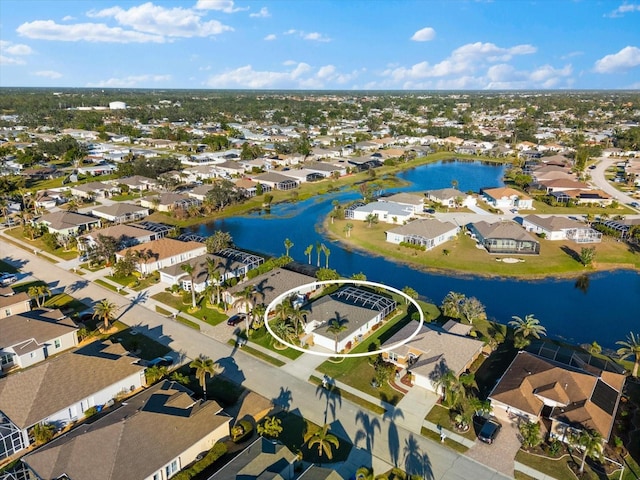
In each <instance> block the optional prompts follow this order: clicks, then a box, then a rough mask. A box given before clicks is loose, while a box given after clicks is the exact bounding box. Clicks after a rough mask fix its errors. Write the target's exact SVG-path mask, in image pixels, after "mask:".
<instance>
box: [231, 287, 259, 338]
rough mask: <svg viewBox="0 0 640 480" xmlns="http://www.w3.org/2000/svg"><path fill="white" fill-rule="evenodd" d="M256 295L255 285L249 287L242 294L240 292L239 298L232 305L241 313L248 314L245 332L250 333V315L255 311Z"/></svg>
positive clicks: (245, 321)
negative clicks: (254, 297) (254, 298)
mask: <svg viewBox="0 0 640 480" xmlns="http://www.w3.org/2000/svg"><path fill="white" fill-rule="evenodd" d="M254 293H255V288H254V286H253V285H247V286H246V287H244V288H243V289H242V290H241V291H240V292H238V294H237V295H238V297H237V298H236V300H235V301H234V302H233V304H232V305H231V306H232V308H236V309H237V310H238V311H239V312H240V311H242V312H243V313H246V316H245V319H244V323H245V330H246V331H247V333H249V314H250V313H251V310H253V296H254Z"/></svg>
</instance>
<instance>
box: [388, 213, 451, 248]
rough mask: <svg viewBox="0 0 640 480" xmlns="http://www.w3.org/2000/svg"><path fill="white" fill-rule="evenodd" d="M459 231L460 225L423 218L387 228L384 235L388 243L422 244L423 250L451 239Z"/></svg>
mask: <svg viewBox="0 0 640 480" xmlns="http://www.w3.org/2000/svg"><path fill="white" fill-rule="evenodd" d="M459 232H460V227H458V226H457V225H454V224H453V223H451V222H441V221H440V220H436V219H428V218H423V219H419V220H414V221H412V222H409V223H407V224H406V225H401V226H399V227H395V228H393V229H391V230H387V231H386V232H385V235H386V237H387V242H389V243H394V244H400V243H408V244H411V245H418V246H422V247H424V248H425V250H431V249H432V248H435V247H437V246H439V245H442V244H443V243H445V242H448V241H449V240H453V239H454V238H456V236H457V235H458V233H459Z"/></svg>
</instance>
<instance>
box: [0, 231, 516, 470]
mask: <svg viewBox="0 0 640 480" xmlns="http://www.w3.org/2000/svg"><path fill="white" fill-rule="evenodd" d="M0 242H2V256H3V258H4V259H5V260H8V261H9V262H10V263H12V264H14V265H15V266H18V267H20V268H21V269H22V270H23V272H24V273H25V274H28V275H33V276H34V277H37V278H40V279H42V280H43V281H45V282H47V283H48V285H49V287H50V288H62V287H64V288H65V290H66V291H67V292H69V293H70V294H71V295H73V296H74V297H76V298H78V299H79V300H81V301H83V302H85V303H86V304H94V303H95V302H96V301H98V300H101V299H103V298H108V299H109V300H110V301H112V302H114V303H116V304H117V305H120V306H122V309H121V310H120V312H121V317H120V320H121V321H122V322H124V323H125V324H127V325H130V326H135V327H136V329H137V330H138V331H139V332H140V333H142V334H145V335H148V336H149V337H151V338H154V339H156V340H158V341H159V342H161V343H163V344H165V345H168V346H169V347H171V348H172V349H173V350H175V351H177V352H179V353H180V354H181V355H183V356H184V357H185V358H195V357H196V356H197V355H199V354H201V353H203V354H205V355H208V356H210V357H211V358H214V359H217V361H218V363H219V364H220V365H221V366H222V368H223V372H222V373H223V375H225V376H226V377H229V378H230V379H232V380H234V381H236V382H237V383H240V384H242V385H243V386H245V387H247V388H249V389H251V390H253V391H255V392H257V393H260V394H261V395H263V396H265V397H267V398H270V399H274V401H275V402H276V403H278V404H281V405H285V406H288V408H289V409H290V410H292V411H299V412H300V413H301V414H302V415H303V416H304V417H306V418H308V419H309V420H311V421H313V422H315V423H318V424H323V423H324V422H325V418H324V417H325V411H327V412H329V413H328V420H327V423H329V422H330V423H331V430H332V431H333V432H335V433H336V434H338V435H339V436H342V437H344V438H347V439H349V440H350V441H351V442H353V443H354V444H355V445H356V446H360V447H362V448H363V449H364V450H363V451H361V452H360V453H361V457H360V458H359V461H360V462H361V463H369V464H371V465H372V466H373V467H374V469H375V471H376V472H378V473H381V472H383V471H385V470H386V469H388V468H389V466H390V465H398V466H401V467H404V468H405V469H407V470H408V471H409V472H411V473H416V474H420V475H422V476H424V478H425V479H442V480H458V479H460V480H462V479H468V478H473V479H476V480H489V479H503V478H510V477H508V476H505V475H503V474H501V473H498V472H497V471H495V470H493V469H491V468H488V467H486V466H484V465H482V464H481V463H479V462H477V461H475V460H473V459H471V458H469V457H466V456H464V455H460V454H458V453H456V452H454V451H452V450H450V449H448V448H446V447H443V446H441V445H440V444H439V443H436V442H433V441H432V440H429V439H426V438H424V437H422V436H420V435H419V428H420V425H416V424H415V422H411V421H408V422H405V415H404V413H403V412H402V410H401V409H396V410H395V411H394V412H392V413H391V414H388V415H387V416H385V417H378V416H376V415H375V414H372V413H371V412H369V411H367V410H362V409H361V408H360V407H358V406H356V405H355V404H353V403H351V402H349V401H348V400H340V399H336V398H335V397H333V398H329V399H327V397H326V396H324V395H323V393H324V390H323V389H320V390H319V391H318V389H317V388H316V387H315V386H313V385H311V384H310V383H308V382H306V381H304V380H301V379H299V378H296V377H295V376H293V375H291V374H290V373H288V372H287V371H286V369H277V368H274V367H272V366H270V365H267V364H265V363H264V362H262V361H260V360H258V359H256V358H254V357H252V356H250V355H246V354H244V353H243V352H242V351H241V350H240V351H235V350H234V349H232V348H231V347H230V346H229V345H227V344H225V343H221V342H219V341H217V340H214V339H213V338H210V337H208V336H205V335H203V334H199V333H197V332H195V331H194V330H192V329H190V328H188V327H186V326H184V325H182V324H179V323H176V322H173V321H171V320H169V319H167V318H165V317H163V316H161V315H159V314H157V313H156V312H153V311H151V310H149V309H147V308H145V307H143V306H141V305H140V302H139V301H136V300H135V299H134V300H133V301H130V300H128V299H126V298H124V297H123V296H121V295H119V294H117V293H115V292H113V291H111V290H108V289H106V288H103V287H101V286H99V285H97V284H94V283H92V282H90V281H88V280H87V279H86V278H83V277H82V276H80V275H76V274H74V273H73V272H71V271H67V270H64V269H62V268H60V267H58V266H56V265H53V264H51V263H50V262H48V261H47V260H44V259H43V258H40V257H38V256H35V255H33V254H32V253H29V252H26V251H25V250H22V249H21V248H18V247H16V246H14V245H11V244H8V243H6V242H3V241H2V240H1V239H0ZM406 418H407V419H411V418H412V416H411V415H409V412H408V414H407V415H406ZM375 423H378V425H379V428H378V427H377V426H374V427H372V426H371V425H374V424H375ZM367 426H368V427H367ZM367 445H368V446H369V448H368V449H366V446H367Z"/></svg>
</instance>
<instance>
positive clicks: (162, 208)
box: [140, 193, 202, 212]
mask: <svg viewBox="0 0 640 480" xmlns="http://www.w3.org/2000/svg"><path fill="white" fill-rule="evenodd" d="M201 204H202V202H201V201H200V200H198V199H197V198H192V197H190V196H188V195H183V194H181V193H161V194H160V195H151V196H148V197H142V198H141V199H140V205H141V206H142V207H145V208H151V209H153V210H157V211H159V212H170V211H172V210H175V209H176V208H189V207H190V206H191V205H201Z"/></svg>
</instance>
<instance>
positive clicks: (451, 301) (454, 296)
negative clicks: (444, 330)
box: [442, 292, 465, 318]
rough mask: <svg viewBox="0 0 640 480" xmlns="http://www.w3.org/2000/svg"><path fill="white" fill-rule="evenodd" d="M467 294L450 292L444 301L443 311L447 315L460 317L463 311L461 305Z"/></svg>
mask: <svg viewBox="0 0 640 480" xmlns="http://www.w3.org/2000/svg"><path fill="white" fill-rule="evenodd" d="M464 299H465V296H464V295H463V294H462V293H458V292H449V293H447V296H446V297H444V300H443V301H442V313H444V314H445V316H447V317H451V318H460V315H461V313H462V311H461V307H462V302H464Z"/></svg>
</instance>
